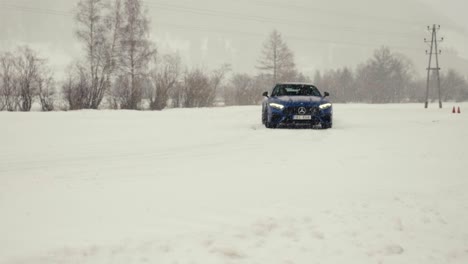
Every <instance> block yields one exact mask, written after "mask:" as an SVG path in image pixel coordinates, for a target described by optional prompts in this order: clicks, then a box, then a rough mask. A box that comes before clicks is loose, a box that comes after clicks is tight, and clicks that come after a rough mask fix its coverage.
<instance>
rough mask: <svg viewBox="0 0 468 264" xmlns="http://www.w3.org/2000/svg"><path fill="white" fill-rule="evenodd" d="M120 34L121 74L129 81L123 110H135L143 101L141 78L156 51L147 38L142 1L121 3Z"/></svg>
mask: <svg viewBox="0 0 468 264" xmlns="http://www.w3.org/2000/svg"><path fill="white" fill-rule="evenodd" d="M122 18H123V20H122V27H121V30H120V33H121V50H120V55H121V60H120V69H121V73H122V75H124V76H127V77H128V78H123V79H124V80H127V83H126V84H125V88H126V89H128V90H129V91H128V98H127V100H126V101H125V102H123V104H122V106H121V107H122V108H125V109H137V108H138V105H139V103H140V102H141V99H142V93H143V89H142V86H143V85H144V79H145V76H146V75H147V71H148V68H149V62H150V60H151V58H152V57H153V55H154V54H156V49H155V48H153V44H152V42H151V41H150V39H149V19H148V16H147V12H146V11H145V10H144V8H143V6H142V1H141V0H124V7H123V17H122Z"/></svg>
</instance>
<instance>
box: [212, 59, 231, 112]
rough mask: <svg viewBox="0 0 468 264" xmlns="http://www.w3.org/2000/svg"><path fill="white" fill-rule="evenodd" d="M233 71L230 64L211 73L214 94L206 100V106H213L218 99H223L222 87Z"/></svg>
mask: <svg viewBox="0 0 468 264" xmlns="http://www.w3.org/2000/svg"><path fill="white" fill-rule="evenodd" d="M231 70H232V68H231V65H230V64H223V65H221V67H219V68H218V69H216V70H214V71H213V72H212V73H211V78H210V86H211V91H212V93H211V94H209V95H208V97H207V98H206V105H207V106H211V105H213V104H214V103H215V101H216V97H218V96H219V97H221V96H222V94H221V92H222V91H221V90H220V87H221V86H222V85H223V82H224V79H225V78H226V74H227V73H228V72H230V71H231Z"/></svg>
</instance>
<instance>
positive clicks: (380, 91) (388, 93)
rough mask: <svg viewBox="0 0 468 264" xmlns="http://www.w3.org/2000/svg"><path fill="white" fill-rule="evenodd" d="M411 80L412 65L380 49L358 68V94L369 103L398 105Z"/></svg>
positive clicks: (384, 49)
mask: <svg viewBox="0 0 468 264" xmlns="http://www.w3.org/2000/svg"><path fill="white" fill-rule="evenodd" d="M412 78H413V70H412V64H411V62H410V61H409V60H407V59H406V58H405V57H404V56H402V55H399V54H393V53H392V52H391V51H390V50H389V49H388V48H386V47H382V48H380V49H378V50H376V51H375V52H374V56H373V57H372V58H371V59H370V60H368V62H367V63H366V64H363V65H361V66H359V67H358V70H357V73H356V81H357V84H356V85H357V87H358V90H357V92H358V94H359V97H360V98H363V99H364V100H365V101H366V102H370V103H400V102H402V101H403V99H404V94H405V93H406V92H407V90H408V89H409V86H410V84H411V81H412Z"/></svg>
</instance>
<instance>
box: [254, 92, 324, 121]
mask: <svg viewBox="0 0 468 264" xmlns="http://www.w3.org/2000/svg"><path fill="white" fill-rule="evenodd" d="M329 95H330V94H329V93H327V92H325V93H324V95H323V96H322V94H321V93H320V91H319V90H318V89H317V87H315V86H314V85H312V84H307V83H279V84H277V85H276V86H275V87H274V88H273V90H272V91H271V95H268V92H265V93H263V96H264V97H265V100H264V101H263V107H262V123H263V124H264V125H265V126H266V127H267V128H277V127H311V128H312V127H320V128H322V129H328V128H332V126H333V106H332V104H331V103H330V101H328V100H327V99H326V97H328V96H329Z"/></svg>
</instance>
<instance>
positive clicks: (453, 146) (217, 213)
mask: <svg viewBox="0 0 468 264" xmlns="http://www.w3.org/2000/svg"><path fill="white" fill-rule="evenodd" d="M431 107H432V108H430V109H428V110H425V109H424V108H423V106H422V105H420V104H417V105H416V104H405V105H361V104H356V105H335V123H334V125H335V128H333V129H331V130H309V129H291V130H289V129H275V130H268V129H265V128H264V127H263V126H262V125H261V124H260V111H261V109H260V107H258V106H253V107H226V108H207V109H174V110H167V111H162V112H132V111H78V112H54V113H5V112H3V113H0V124H1V129H0V263H15V264H16V263H25V264H26V263H34V264H40V263H96V264H101V263H122V264H124V263H125V264H129V263H159V264H166V263H167V264H185V263H186V264H195V263H199V264H211V263H213V264H215V263H216V264H218V263H249V264H250V263H252V264H256V263H258V264H275V263H278V264H299V263H304V264H305V263H330V264H340V263H343V264H344V263H346V264H349V263H359V264H365V263H408V264H410V263H411V264H414V263H424V264H430V263H437V264H440V263H464V264H466V263H468V173H467V171H468V168H467V166H468V152H467V151H468V112H466V113H462V114H452V113H451V108H452V104H450V105H449V104H447V105H446V108H444V109H442V110H440V109H436V108H435V107H436V106H435V105H431ZM461 108H462V111H463V110H466V111H468V104H462V105H461Z"/></svg>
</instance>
